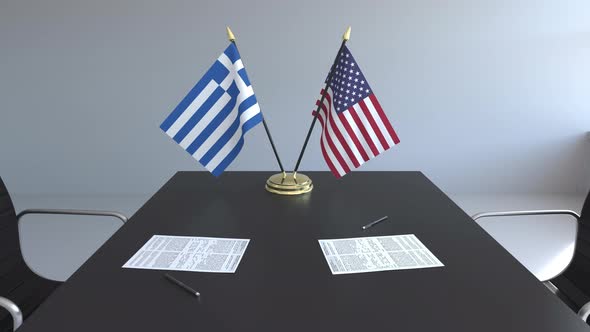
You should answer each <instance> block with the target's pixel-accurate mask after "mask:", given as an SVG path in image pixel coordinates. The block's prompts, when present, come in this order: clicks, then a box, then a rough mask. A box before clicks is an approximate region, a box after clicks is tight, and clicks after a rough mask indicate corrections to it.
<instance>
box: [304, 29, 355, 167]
mask: <svg viewBox="0 0 590 332" xmlns="http://www.w3.org/2000/svg"><path fill="white" fill-rule="evenodd" d="M350 30H351V29H350V27H348V28H347V29H346V32H344V35H343V36H342V44H341V45H340V48H339V49H338V53H337V54H336V58H335V59H334V63H332V68H331V69H330V72H329V73H328V78H327V79H326V86H325V87H324V93H322V97H321V98H320V102H319V103H318V107H317V109H316V111H315V116H314V117H313V120H312V121H311V126H309V130H308V131H307V136H306V137H305V142H304V143H303V147H302V148H301V153H299V158H297V163H296V164H295V169H293V177H294V178H297V170H298V169H299V164H301V159H302V158H303V153H305V149H306V148H307V143H308V142H309V138H310V137H311V133H312V131H313V127H314V126H315V123H316V121H317V119H318V116H319V113H320V108H321V107H322V105H323V104H324V99H325V98H326V94H327V93H328V87H329V86H330V83H332V76H333V75H334V69H335V68H336V64H337V63H338V60H339V59H340V54H341V53H342V50H343V49H344V45H346V42H347V41H348V40H349V39H350Z"/></svg>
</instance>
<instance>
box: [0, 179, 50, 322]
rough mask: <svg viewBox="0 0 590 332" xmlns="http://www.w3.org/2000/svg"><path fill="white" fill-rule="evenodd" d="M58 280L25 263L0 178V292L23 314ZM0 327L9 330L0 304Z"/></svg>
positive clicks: (28, 311) (9, 203) (9, 317)
mask: <svg viewBox="0 0 590 332" xmlns="http://www.w3.org/2000/svg"><path fill="white" fill-rule="evenodd" d="M59 284H60V283H58V282H54V281H50V280H46V279H43V278H41V277H39V276H37V275H36V274H35V273H34V272H33V271H31V269H29V267H28V266H27V264H26V263H25V261H24V258H23V256H22V252H21V249H20V241H19V235H18V221H17V218H16V212H15V210H14V206H13V205H12V200H11V199H10V195H9V194H8V190H7V189H6V186H5V185H4V182H3V181H2V178H0V296H3V297H5V298H7V299H9V300H11V301H12V302H14V303H15V304H16V305H17V306H18V307H19V308H20V309H21V311H22V313H23V316H24V317H25V318H26V317H27V316H28V315H30V314H31V313H32V312H33V311H34V310H35V309H36V308H37V307H38V306H39V304H41V303H42V302H43V301H44V300H45V299H46V298H47V297H48V296H49V295H50V294H51V293H52V292H53V290H55V288H56V287H57V286H59ZM0 331H1V332H3V331H12V317H11V316H10V314H9V313H8V312H7V311H6V310H4V309H2V308H0Z"/></svg>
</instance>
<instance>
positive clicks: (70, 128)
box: [0, 0, 590, 195]
mask: <svg viewBox="0 0 590 332" xmlns="http://www.w3.org/2000/svg"><path fill="white" fill-rule="evenodd" d="M225 25H230V26H231V27H232V29H233V31H234V32H235V34H236V36H237V38H238V40H237V42H238V45H239V48H240V52H241V55H242V58H243V60H244V63H245V64H246V68H247V70H248V72H249V76H250V78H251V80H252V83H253V85H254V89H255V92H256V94H257V97H258V100H259V103H260V105H261V107H262V110H263V113H264V114H265V116H266V118H267V121H268V123H269V125H270V129H271V131H272V132H273V134H274V137H275V140H276V143H277V145H278V147H279V149H280V153H281V156H282V158H283V161H284V163H285V164H286V165H288V166H289V167H292V165H293V164H294V162H295V159H296V157H297V154H298V152H299V149H300V148H301V144H302V143H303V139H304V136H305V133H306V131H307V128H308V126H309V123H310V121H311V114H310V113H311V109H312V106H313V105H314V101H315V98H316V97H317V95H318V93H319V89H320V87H321V86H322V81H323V79H324V78H325V75H326V73H327V71H328V69H329V66H330V63H331V61H332V59H333V57H334V55H335V52H336V50H337V48H338V46H339V44H340V36H341V34H342V32H343V31H344V29H345V28H346V26H348V25H352V27H353V31H352V38H351V40H350V42H349V47H350V49H351V51H352V52H353V54H354V55H355V57H356V59H357V60H358V62H359V63H360V65H361V67H362V69H363V72H364V74H365V75H366V77H367V78H368V80H369V82H370V84H371V85H372V87H373V88H374V91H375V93H376V94H377V96H378V98H379V100H380V102H381V104H382V105H383V107H384V109H385V111H386V113H387V114H388V116H389V117H390V119H391V120H392V121H393V123H394V127H395V128H396V130H397V132H398V134H399V136H400V138H401V144H400V145H399V146H397V147H395V148H394V149H393V150H392V151H388V152H387V153H386V154H384V155H382V156H380V157H378V158H377V159H375V160H373V161H370V162H369V163H368V164H366V165H364V166H363V167H362V170H421V171H423V172H424V173H426V175H427V176H429V177H430V178H431V179H432V180H433V181H435V183H437V184H438V185H439V186H440V187H441V188H442V189H444V190H445V191H447V192H460V193H503V192H512V193H528V192H534V193H553V192H556V193H562V192H565V193H570V192H578V193H580V192H583V191H585V190H586V189H587V188H588V186H590V176H589V175H588V174H589V173H590V170H589V168H590V167H589V165H590V162H589V158H590V153H588V151H589V149H588V145H590V141H589V140H588V139H587V138H586V132H588V131H589V130H590V2H589V1H587V0H569V1H557V0H555V1H541V0H519V1H515V0H479V1H467V0H446V1H441V0H396V1H377V0H372V1H358V0H357V1H354V0H339V1H307V0H305V1H292V2H286V1H285V2H283V1H271V0H265V1H262V0H260V1H227V0H224V1H209V2H205V1H201V2H199V1H181V0H169V1H147V0H128V1H114V0H103V1H73V0H52V1H40V0H37V1H31V0H2V1H0V75H1V76H0V156H1V157H0V158H1V160H0V174H1V175H2V176H3V178H4V179H5V181H6V182H7V184H8V185H9V187H10V189H11V190H12V191H13V192H15V193H18V194H28V193H35V194H43V193H52V194H73V195H74V194H79V193H83V194H110V193H117V194H133V193H151V192H153V191H155V190H156V189H157V188H158V187H159V186H160V185H162V184H163V183H164V182H165V181H166V180H167V179H168V178H169V177H170V176H171V175H172V174H173V173H174V172H175V171H177V170H202V168H201V166H200V165H199V164H198V163H197V162H196V161H195V160H193V159H192V158H191V157H190V156H189V155H188V154H187V153H185V152H184V151H182V150H181V148H180V147H178V146H177V145H176V144H175V143H174V142H173V141H172V140H170V139H169V138H168V137H167V136H166V135H165V134H164V133H162V132H161V131H160V129H159V128H158V126H159V124H160V123H161V122H162V121H163V119H164V118H165V117H166V116H167V115H168V114H169V112H170V111H171V110H172V109H173V108H174V107H175V106H176V104H177V103H178V102H179V100H180V99H181V98H182V97H183V96H184V95H185V93H186V92H187V91H188V90H189V89H190V88H191V87H192V86H193V85H194V83H195V82H196V81H197V80H198V79H199V78H200V76H201V75H202V74H203V73H204V72H205V70H206V69H207V68H208V67H209V66H210V65H211V63H212V62H213V61H214V59H216V57H217V56H218V55H219V53H220V52H221V51H222V50H223V49H224V48H225V47H226V45H227V44H228V42H227V40H226V37H225ZM318 129H319V126H318V127H316V130H315V134H314V137H313V138H312V140H311V144H310V145H309V148H308V151H307V153H306V156H305V158H304V160H303V164H302V170H327V167H326V166H325V163H324V161H323V159H322V157H321V153H320V150H319V141H318V139H319V136H318V134H319V130H318ZM231 169H233V170H274V169H276V166H275V161H274V159H273V155H272V152H271V150H270V147H269V145H268V144H267V140H266V137H265V135H264V130H263V128H262V126H259V127H257V128H256V129H255V130H253V131H252V132H250V133H249V134H248V137H247V139H246V145H245V147H244V149H243V150H242V153H241V155H240V156H239V157H238V159H237V160H236V161H235V162H234V164H233V165H232V167H231ZM344 181H345V179H344Z"/></svg>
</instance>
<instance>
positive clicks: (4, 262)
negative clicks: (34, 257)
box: [0, 178, 127, 332]
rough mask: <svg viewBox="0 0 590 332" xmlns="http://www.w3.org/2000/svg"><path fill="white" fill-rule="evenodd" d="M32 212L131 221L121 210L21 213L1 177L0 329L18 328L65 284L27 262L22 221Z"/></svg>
mask: <svg viewBox="0 0 590 332" xmlns="http://www.w3.org/2000/svg"><path fill="white" fill-rule="evenodd" d="M28 214H59V215H82V216H104V217H115V218H118V219H119V220H121V221H122V222H123V223H125V222H126V221H127V217H125V216H124V215H122V214H121V213H118V212H110V211H90V210H50V209H29V210H24V211H22V212H20V213H19V214H18V215H17V214H16V211H15V210H14V206H13V204H12V200H11V199H10V195H9V194H8V191H7V190H6V186H5V185H4V182H2V178H0V332H8V331H13V330H16V329H17V328H18V327H19V326H20V325H21V324H22V322H23V319H26V318H27V317H28V316H29V315H30V314H31V313H32V312H33V311H35V309H36V308H37V307H38V306H39V305H40V304H41V303H42V302H43V301H44V300H45V299H46V298H47V297H49V295H51V293H52V292H53V291H54V290H55V289H56V288H57V287H58V286H59V285H61V284H62V283H61V282H58V281H53V280H48V279H45V278H42V277H41V276H39V275H37V274H36V273H35V272H33V270H31V268H29V267H28V265H27V264H26V263H25V260H24V258H23V255H22V252H21V248H20V239H19V231H18V225H19V222H20V219H21V218H22V217H23V216H25V215H28ZM3 309H4V310H3Z"/></svg>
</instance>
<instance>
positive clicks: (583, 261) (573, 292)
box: [553, 192, 590, 310]
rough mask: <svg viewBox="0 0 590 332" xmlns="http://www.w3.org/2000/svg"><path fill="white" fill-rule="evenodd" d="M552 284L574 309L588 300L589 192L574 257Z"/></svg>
mask: <svg viewBox="0 0 590 332" xmlns="http://www.w3.org/2000/svg"><path fill="white" fill-rule="evenodd" d="M553 284H555V286H557V288H558V289H559V291H560V295H562V296H564V297H565V298H566V300H567V301H570V302H571V304H570V306H572V304H573V307H574V309H575V310H578V309H579V308H580V307H581V306H583V305H584V304H585V303H587V302H588V301H590V192H589V193H588V195H587V196H586V200H585V202H584V205H583V207H582V212H581V213H580V223H579V228H578V238H577V243H576V251H575V254H574V259H573V260H572V263H571V264H570V266H569V267H568V268H567V270H566V271H565V272H564V273H563V274H562V275H561V276H559V277H557V278H555V279H554V280H553ZM567 301H566V302H567Z"/></svg>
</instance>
